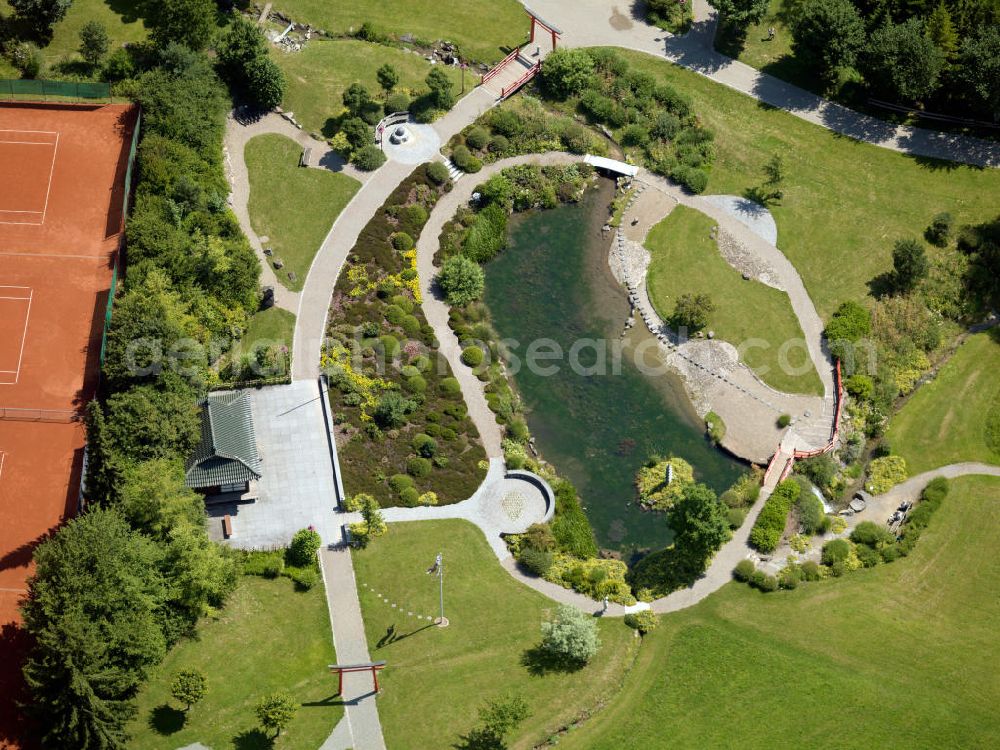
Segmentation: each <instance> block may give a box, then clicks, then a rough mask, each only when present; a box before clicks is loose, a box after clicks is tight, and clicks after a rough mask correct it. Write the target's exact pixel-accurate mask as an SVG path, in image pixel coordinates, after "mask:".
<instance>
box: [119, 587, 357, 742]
mask: <svg viewBox="0 0 1000 750" xmlns="http://www.w3.org/2000/svg"><path fill="white" fill-rule="evenodd" d="M334 661H335V656H334V652H333V639H332V636H331V634H330V619H329V613H328V611H327V605H326V596H325V592H324V590H323V587H322V586H316V587H314V588H313V589H312V590H311V591H306V592H298V591H295V589H294V585H293V584H292V582H291V581H289V580H288V579H286V578H278V579H274V580H266V579H263V578H254V577H250V576H247V577H245V578H243V580H242V581H241V582H240V585H239V588H237V590H236V592H235V593H234V594H233V595H232V596H231V597H230V600H229V602H228V603H227V604H226V607H225V608H224V609H223V610H222V611H220V612H219V613H218V615H217V616H216V617H214V618H212V619H210V620H207V621H205V622H203V623H202V624H201V625H200V626H199V628H198V632H197V635H196V636H195V637H194V638H191V639H184V640H182V641H181V642H180V643H178V644H177V645H176V646H175V647H174V648H173V650H171V651H170V653H169V654H168V655H167V658H166V660H165V661H164V662H163V664H161V665H160V666H159V667H157V668H156V669H155V670H154V672H153V674H152V675H151V677H150V680H149V682H148V684H147V685H146V686H145V687H144V688H143V690H142V692H141V693H140V694H139V701H138V704H139V713H138V715H137V717H136V719H135V720H133V721H132V724H131V725H130V727H129V732H130V734H131V735H132V742H131V744H130V747H133V748H135V749H136V750H155V749H156V748H162V750H174V749H175V748H178V747H184V746H186V745H189V744H191V743H194V742H201V743H202V744H203V745H207V746H208V747H212V748H239V749H240V750H256V749H257V748H261V749H264V748H272V747H273V748H280V749H283V750H292V748H296V749H301V750H315V748H317V747H319V746H320V745H321V744H323V741H324V740H325V739H326V738H327V737H328V736H329V734H330V732H331V731H333V728H334V726H336V724H337V722H338V721H339V720H340V717H341V716H342V715H343V708H341V706H340V705H339V704H337V703H334V702H330V699H331V698H332V696H333V694H334V693H335V692H336V690H337V684H336V681H335V680H334V679H332V678H331V677H330V675H329V673H328V672H327V669H326V666H327V664H331V663H333V662H334ZM190 668H196V669H200V670H201V671H202V672H204V673H205V675H206V676H207V678H208V693H207V695H206V696H205V699H204V700H203V701H202V702H201V703H199V704H197V705H196V706H195V707H194V708H192V709H191V711H190V713H189V714H188V715H187V717H185V716H184V714H183V712H182V711H181V710H180V709H181V708H183V706H181V705H180V704H178V703H177V701H175V700H173V699H172V698H171V697H170V682H171V681H172V679H173V676H174V674H175V673H176V672H178V671H179V670H181V669H190ZM279 690H281V691H286V692H288V693H289V694H291V695H292V697H293V698H294V699H295V701H296V703H298V704H299V707H298V710H297V711H296V714H295V718H294V719H293V721H292V723H291V724H290V725H289V726H288V729H287V730H285V732H284V733H283V734H282V736H281V737H279V738H278V740H277V741H276V742H274V743H273V745H272V743H271V740H270V738H269V737H267V736H265V735H264V734H263V733H262V732H261V730H260V729H259V727H258V724H257V717H256V714H255V713H254V705H255V704H256V702H257V700H258V699H260V698H261V697H262V696H264V695H268V694H270V693H273V692H276V691H279Z"/></svg>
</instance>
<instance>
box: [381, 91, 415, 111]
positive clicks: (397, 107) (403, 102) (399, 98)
mask: <svg viewBox="0 0 1000 750" xmlns="http://www.w3.org/2000/svg"><path fill="white" fill-rule="evenodd" d="M409 108H410V97H409V96H407V95H406V94H404V93H403V92H402V91H393V92H392V93H391V94H389V98H387V99H386V100H385V113H386V114H387V115H391V114H392V113H393V112H405V111H406V110H408V109H409Z"/></svg>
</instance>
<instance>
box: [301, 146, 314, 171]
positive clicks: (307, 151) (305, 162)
mask: <svg viewBox="0 0 1000 750" xmlns="http://www.w3.org/2000/svg"><path fill="white" fill-rule="evenodd" d="M312 152H313V150H312V148H311V147H306V148H304V149H302V156H300V157H299V166H300V167H308V166H309V157H310V156H312Z"/></svg>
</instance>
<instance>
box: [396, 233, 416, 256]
mask: <svg viewBox="0 0 1000 750" xmlns="http://www.w3.org/2000/svg"><path fill="white" fill-rule="evenodd" d="M392 246H393V247H394V248H396V249H397V250H398V251H399V252H401V253H405V252H406V251H407V250H412V249H413V238H412V237H411V236H410V235H408V234H407V233H406V232H396V233H395V234H393V235H392Z"/></svg>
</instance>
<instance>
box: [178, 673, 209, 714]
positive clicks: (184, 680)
mask: <svg viewBox="0 0 1000 750" xmlns="http://www.w3.org/2000/svg"><path fill="white" fill-rule="evenodd" d="M206 692H208V678H207V677H205V673H204V672H202V671H201V670H200V669H182V670H180V671H179V672H177V674H175V675H174V679H173V682H171V683H170V695H171V696H172V697H173V698H174V699H175V700H177V701H178V702H180V703H183V704H184V710H185V711H190V710H191V706H193V705H194V704H195V703H197V702H198V701H200V700H201V699H202V698H204V697H205V693H206Z"/></svg>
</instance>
